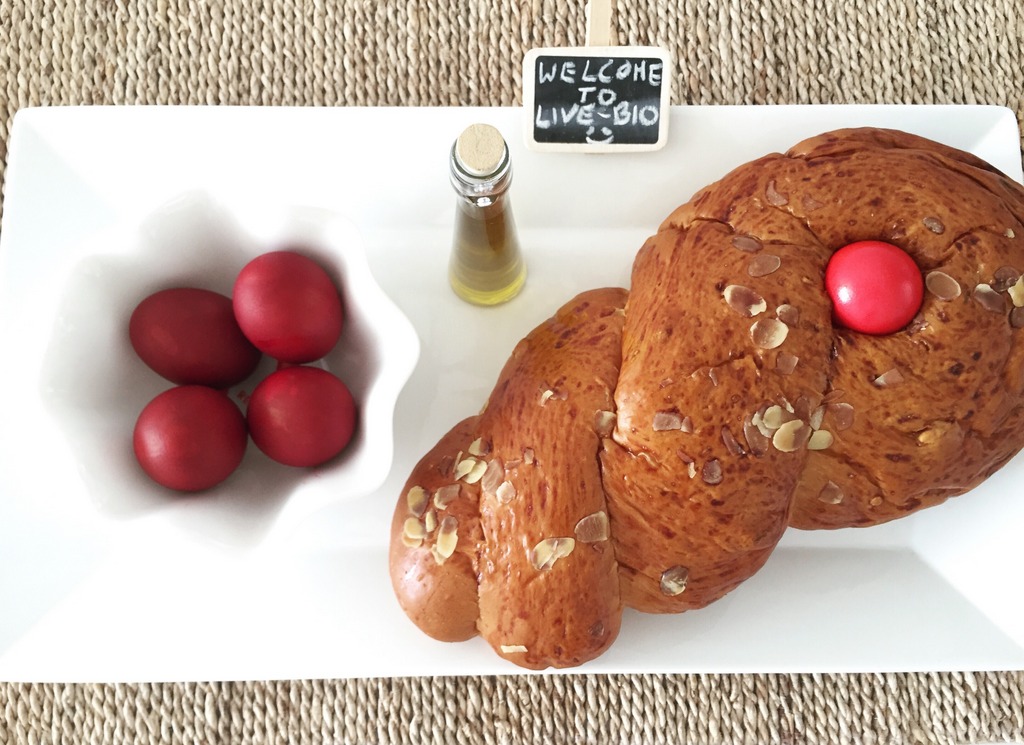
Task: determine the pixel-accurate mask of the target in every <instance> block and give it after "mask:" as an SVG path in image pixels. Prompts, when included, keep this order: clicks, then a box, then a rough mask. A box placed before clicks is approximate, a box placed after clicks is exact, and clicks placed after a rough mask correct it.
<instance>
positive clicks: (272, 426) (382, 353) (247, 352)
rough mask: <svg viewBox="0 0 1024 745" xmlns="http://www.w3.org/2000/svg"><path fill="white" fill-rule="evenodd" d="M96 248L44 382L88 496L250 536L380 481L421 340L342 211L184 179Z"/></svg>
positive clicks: (123, 512) (73, 289)
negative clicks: (221, 196) (238, 194)
mask: <svg viewBox="0 0 1024 745" xmlns="http://www.w3.org/2000/svg"><path fill="white" fill-rule="evenodd" d="M91 244H92V245H91V246H90V250H89V251H87V252H86V258H85V259H84V260H82V261H81V262H80V263H79V264H77V265H76V266H74V267H72V268H71V270H70V274H69V276H68V281H67V285H66V287H65V289H64V292H63V293H62V295H61V301H60V304H59V309H58V313H57V317H56V318H57V320H56V324H55V328H54V332H53V335H52V338H51V340H50V343H49V345H48V349H47V353H46V356H45V359H44V363H43V375H42V386H43V390H44V392H45V396H44V400H45V401H46V402H47V408H48V410H49V413H51V414H52V415H53V416H54V417H55V419H56V421H57V422H58V425H59V427H60V429H61V431H62V432H63V433H64V435H65V436H66V437H67V439H68V443H69V446H70V451H71V452H72V453H73V455H74V457H75V458H76V460H77V465H78V471H79V473H80V474H81V477H82V480H83V483H84V484H85V485H86V487H87V492H88V493H89V494H90V495H91V498H92V500H93V502H94V503H95V504H96V506H97V508H98V509H100V510H101V511H103V512H104V513H106V514H107V515H109V516H111V517H114V518H118V517H145V516H150V515H155V514H159V515H166V516H169V517H170V518H171V519H172V521H173V522H175V523H176V524H177V525H178V526H179V527H182V528H185V529H188V530H198V531H200V532H203V533H207V534H209V535H211V536H212V537H214V538H215V539H218V540H221V541H229V542H234V543H237V542H243V543H253V542H258V541H259V540H261V539H262V538H264V537H265V536H267V535H268V534H269V533H270V532H271V531H273V530H274V529H275V528H278V527H280V526H282V525H287V524H294V523H295V522H296V521H298V520H300V519H302V518H304V517H308V516H309V515H310V514H312V513H313V512H315V511H316V510H318V509H321V508H324V507H327V506H329V505H332V504H336V503H339V502H344V501H349V500H352V499H357V498H361V497H365V496H367V495H369V494H371V493H372V492H374V491H375V490H377V489H378V488H379V487H380V486H381V485H382V484H383V483H384V481H385V479H386V478H387V475H388V473H389V471H390V468H391V463H392V459H393V454H394V444H393V440H394V438H393V434H394V432H393V421H394V408H395V405H396V403H397V400H398V397H399V394H400V393H401V391H402V389H403V387H404V386H405V383H406V382H407V381H408V379H409V377H410V376H411V374H412V371H413V368H414V367H415V365H416V362H417V360H418V357H419V340H418V338H417V335H416V332H415V330H414V328H413V326H412V324H411V323H410V321H409V320H408V318H406V317H405V315H404V314H403V313H402V312H401V310H400V309H399V308H398V306H397V305H396V304H395V303H394V302H393V301H392V300H391V299H390V298H389V297H388V295H387V294H386V293H385V292H384V290H383V289H382V288H381V286H380V284H379V283H378V282H377V281H376V279H375V277H374V275H373V273H372V272H371V270H370V265H369V261H368V258H367V256H366V253H365V248H364V245H363V242H362V239H361V236H360V235H359V234H358V231H357V230H356V229H355V227H354V226H353V224H352V223H351V222H350V221H349V220H348V219H346V217H345V216H344V215H342V214H340V213H338V212H335V211H332V210H327V209H322V208H314V207H303V206H280V205H276V206H275V205H231V204H229V203H228V202H226V201H223V200H218V199H216V198H214V197H213V196H211V195H209V194H205V193H190V194H186V195H182V196H180V197H179V198H177V199H175V200H172V202H170V203H168V204H166V205H164V206H163V207H161V208H159V209H157V210H155V211H154V212H153V213H152V214H150V215H147V216H146V217H144V218H143V219H141V220H139V221H134V222H130V223H125V224H122V225H118V226H117V227H116V228H114V229H111V230H110V231H106V232H105V233H103V234H102V235H99V236H96V237H95V238H94V239H93V241H92V242H91Z"/></svg>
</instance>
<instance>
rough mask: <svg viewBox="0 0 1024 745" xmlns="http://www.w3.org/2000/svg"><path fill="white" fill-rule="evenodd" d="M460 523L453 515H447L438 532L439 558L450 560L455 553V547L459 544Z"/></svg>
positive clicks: (437, 546)
mask: <svg viewBox="0 0 1024 745" xmlns="http://www.w3.org/2000/svg"><path fill="white" fill-rule="evenodd" d="M458 531H459V521H458V520H456V519H455V518H454V517H453V516H452V515H445V516H444V519H442V520H441V525H440V527H439V528H438V530H437V545H436V546H435V548H436V549H437V556H440V557H441V558H442V559H448V558H450V557H451V555H452V554H454V553H455V547H456V546H457V545H458V544H459V532H458ZM435 558H437V557H436V556H435Z"/></svg>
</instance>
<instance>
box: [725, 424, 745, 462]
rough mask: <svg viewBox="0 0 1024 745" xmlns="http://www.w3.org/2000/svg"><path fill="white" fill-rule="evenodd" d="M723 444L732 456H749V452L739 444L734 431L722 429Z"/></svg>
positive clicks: (726, 428)
mask: <svg viewBox="0 0 1024 745" xmlns="http://www.w3.org/2000/svg"><path fill="white" fill-rule="evenodd" d="M722 444H723V445H725V449H726V450H728V451H729V454H730V455H740V456H742V455H746V454H747V451H746V450H744V449H743V447H742V446H741V445H740V444H739V442H737V440H736V437H735V436H734V435H733V433H732V430H731V429H729V428H728V427H722Z"/></svg>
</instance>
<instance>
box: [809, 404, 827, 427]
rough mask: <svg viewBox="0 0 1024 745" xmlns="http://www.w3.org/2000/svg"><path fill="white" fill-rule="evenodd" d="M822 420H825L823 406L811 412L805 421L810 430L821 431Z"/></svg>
mask: <svg viewBox="0 0 1024 745" xmlns="http://www.w3.org/2000/svg"><path fill="white" fill-rule="evenodd" d="M824 418H825V407H824V406H819V407H818V408H816V409H815V410H814V411H812V412H811V416H810V418H809V419H808V420H807V423H808V424H809V425H811V429H813V430H819V429H821V422H822V420H823V419H824Z"/></svg>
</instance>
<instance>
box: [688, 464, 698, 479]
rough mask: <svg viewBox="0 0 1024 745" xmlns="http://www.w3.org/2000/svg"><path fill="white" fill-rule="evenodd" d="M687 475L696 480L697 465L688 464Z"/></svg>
mask: <svg viewBox="0 0 1024 745" xmlns="http://www.w3.org/2000/svg"><path fill="white" fill-rule="evenodd" d="M686 473H687V474H689V476H690V478H691V479H692V478H696V477H697V464H696V463H688V464H687V465H686Z"/></svg>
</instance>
